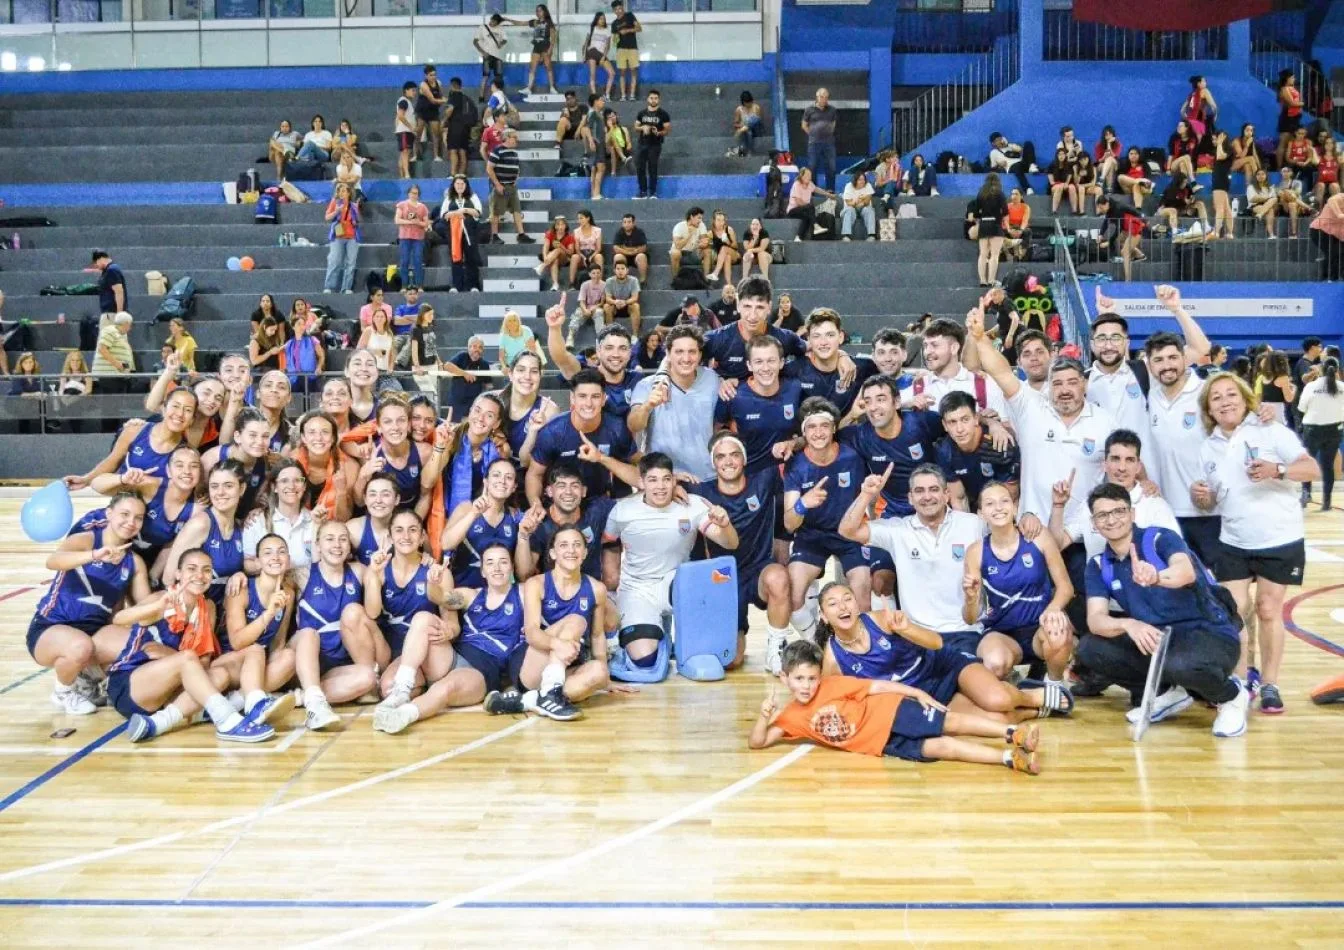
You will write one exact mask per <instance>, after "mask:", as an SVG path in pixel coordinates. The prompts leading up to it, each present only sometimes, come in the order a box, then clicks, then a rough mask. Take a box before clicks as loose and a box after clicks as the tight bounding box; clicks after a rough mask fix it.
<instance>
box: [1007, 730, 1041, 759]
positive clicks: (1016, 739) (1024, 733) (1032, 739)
mask: <svg viewBox="0 0 1344 950" xmlns="http://www.w3.org/2000/svg"><path fill="white" fill-rule="evenodd" d="M1040 739H1041V727H1040V726H1037V725H1035V724H1034V723H1033V724H1032V725H1029V726H1028V725H1021V726H1014V727H1013V734H1012V735H1011V736H1009V737H1008V741H1009V742H1010V743H1011V744H1012V746H1013V748H1015V749H1022V750H1023V751H1025V752H1035V751H1036V746H1037V744H1038V743H1039V742H1040Z"/></svg>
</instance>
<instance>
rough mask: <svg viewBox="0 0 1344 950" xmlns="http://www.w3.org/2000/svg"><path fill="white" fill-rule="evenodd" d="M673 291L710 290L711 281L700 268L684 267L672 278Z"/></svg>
mask: <svg viewBox="0 0 1344 950" xmlns="http://www.w3.org/2000/svg"><path fill="white" fill-rule="evenodd" d="M672 289H673V290H708V289H709V281H708V280H706V279H705V272H704V271H702V270H701V269H700V268H698V267H683V268H681V269H680V270H679V271H677V274H676V276H675V277H673V278H672Z"/></svg>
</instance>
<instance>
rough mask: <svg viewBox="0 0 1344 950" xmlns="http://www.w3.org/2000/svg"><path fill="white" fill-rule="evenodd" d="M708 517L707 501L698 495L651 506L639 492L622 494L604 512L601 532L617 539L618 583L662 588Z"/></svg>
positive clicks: (679, 565)
mask: <svg viewBox="0 0 1344 950" xmlns="http://www.w3.org/2000/svg"><path fill="white" fill-rule="evenodd" d="M708 518H709V505H708V503H707V502H706V501H705V500H704V499H703V498H701V497H699V496H698V495H691V496H690V497H689V498H688V499H687V504H684V505H683V504H680V503H678V502H673V503H672V504H670V505H668V506H667V507H666V508H655V507H653V506H652V505H650V504H649V503H648V502H646V501H645V500H644V497H643V495H631V496H630V497H629V498H622V499H621V500H620V501H618V502H617V503H616V504H615V506H614V507H613V508H612V509H611V514H609V515H608V516H607V527H606V531H605V532H604V536H605V537H606V539H608V540H616V539H618V538H619V539H620V542H621V587H646V588H647V587H650V586H655V587H658V588H660V589H665V588H666V586H667V585H668V584H670V583H671V582H672V575H673V574H675V573H676V571H677V568H679V567H681V565H682V564H684V563H686V559H687V558H688V557H690V556H691V549H692V548H694V547H695V542H696V539H697V538H699V537H700V529H701V528H702V527H703V526H704V524H705V522H706V520H708Z"/></svg>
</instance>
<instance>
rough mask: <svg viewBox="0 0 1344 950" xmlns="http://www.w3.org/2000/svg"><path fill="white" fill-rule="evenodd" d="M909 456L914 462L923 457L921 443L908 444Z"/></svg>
mask: <svg viewBox="0 0 1344 950" xmlns="http://www.w3.org/2000/svg"><path fill="white" fill-rule="evenodd" d="M910 457H911V458H912V459H914V460H915V461H916V462H918V461H919V460H920V459H922V458H923V457H924V446H922V445H912V446H910Z"/></svg>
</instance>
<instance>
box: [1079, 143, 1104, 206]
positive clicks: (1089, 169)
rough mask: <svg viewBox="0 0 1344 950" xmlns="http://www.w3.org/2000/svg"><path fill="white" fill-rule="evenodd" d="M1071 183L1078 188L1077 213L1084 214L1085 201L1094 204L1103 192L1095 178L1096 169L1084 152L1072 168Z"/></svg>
mask: <svg viewBox="0 0 1344 950" xmlns="http://www.w3.org/2000/svg"><path fill="white" fill-rule="evenodd" d="M1073 183H1074V185H1075V186H1076V187H1077V188H1078V213H1079V214H1085V213H1086V212H1087V199H1088V198H1091V199H1092V200H1093V202H1094V203H1095V201H1096V199H1097V198H1099V197H1100V196H1101V194H1102V190H1103V189H1102V187H1101V182H1100V180H1099V179H1098V177H1097V167H1096V166H1095V165H1093V164H1092V158H1091V156H1090V155H1088V154H1087V153H1086V152H1084V153H1083V154H1082V155H1079V156H1078V163H1077V164H1076V165H1074V166H1073Z"/></svg>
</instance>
